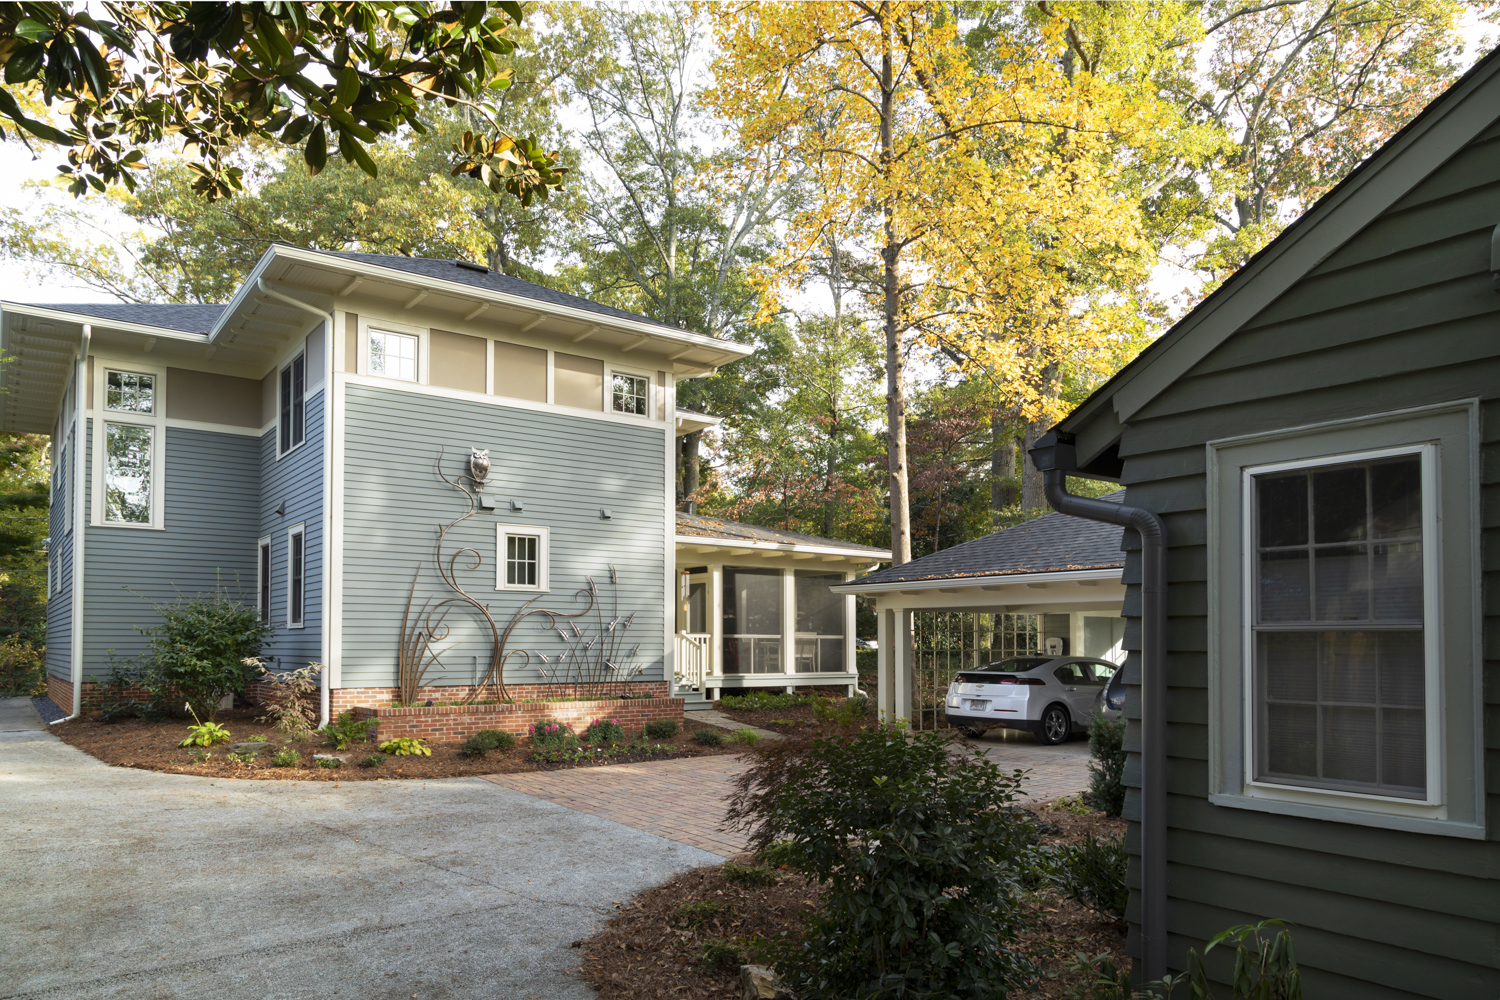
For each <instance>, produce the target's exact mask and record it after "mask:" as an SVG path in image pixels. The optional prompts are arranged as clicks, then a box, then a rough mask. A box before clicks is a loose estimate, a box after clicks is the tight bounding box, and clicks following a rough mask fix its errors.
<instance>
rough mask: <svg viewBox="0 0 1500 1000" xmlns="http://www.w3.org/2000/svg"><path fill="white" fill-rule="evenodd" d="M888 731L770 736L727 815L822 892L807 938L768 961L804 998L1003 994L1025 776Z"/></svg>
mask: <svg viewBox="0 0 1500 1000" xmlns="http://www.w3.org/2000/svg"><path fill="white" fill-rule="evenodd" d="M950 750H951V748H950V746H949V743H948V741H947V739H946V738H945V737H944V736H943V734H941V733H937V732H915V733H913V732H908V731H906V730H905V729H903V728H901V727H898V726H871V727H867V728H863V729H845V730H840V731H838V732H836V733H833V734H827V735H820V736H810V737H802V738H798V737H788V738H786V739H783V740H776V741H770V740H767V741H766V742H765V743H763V744H762V745H761V746H759V747H756V748H754V749H753V750H751V751H749V753H750V755H751V758H752V762H751V765H750V767H748V768H747V769H746V770H745V771H744V772H743V773H742V774H741V775H740V777H739V778H737V779H736V781H735V791H734V794H733V796H732V798H731V803H730V809H729V813H728V816H727V822H728V824H729V825H730V827H731V828H734V829H738V830H743V831H746V832H747V833H749V835H750V837H749V839H750V845H751V847H752V849H754V850H756V851H765V850H766V849H767V848H769V847H771V846H772V845H773V844H775V843H776V842H777V841H787V843H786V844H785V845H783V846H781V847H780V848H779V849H778V854H779V856H780V857H783V858H785V859H786V862H785V863H786V864H787V865H788V866H789V867H790V868H791V869H792V870H794V871H797V872H800V873H801V874H803V875H804V876H806V877H807V878H808V879H809V880H811V881H813V882H815V883H818V884H819V885H821V886H822V887H823V890H824V891H823V906H822V908H821V909H820V910H819V911H817V912H816V913H814V914H812V915H810V916H809V917H808V919H807V925H806V940H805V943H804V944H803V945H800V946H783V948H782V951H781V954H780V956H779V962H778V965H779V967H780V969H781V971H782V973H783V975H784V976H785V977H786V979H787V982H788V985H789V986H790V987H791V988H792V989H793V990H794V991H795V992H797V993H798V995H799V996H801V997H803V998H804V1000H849V998H855V997H857V998H867V997H874V996H892V997H895V996H962V997H966V998H969V997H973V998H995V1000H999V998H1002V997H1004V996H1005V995H1006V993H1007V991H1008V990H1010V989H1012V988H1013V987H1014V986H1015V985H1016V984H1017V982H1018V981H1019V980H1020V979H1021V978H1022V974H1023V971H1024V967H1023V959H1022V958H1021V957H1019V955H1018V951H1017V950H1016V949H1013V948H1012V947H1011V945H1012V942H1013V941H1014V940H1015V938H1016V935H1017V933H1018V931H1019V929H1020V920H1021V912H1020V907H1019V905H1018V904H1017V902H1016V899H1015V897H1014V893H1015V892H1016V889H1015V883H1016V879H1017V866H1018V862H1019V861H1020V860H1021V859H1022V858H1023V857H1024V855H1025V853H1026V851H1027V842H1028V833H1029V831H1028V830H1026V829H1025V828H1024V825H1023V823H1022V821H1021V820H1019V819H1018V818H1017V817H1016V815H1015V812H1014V811H1013V810H1011V809H1009V808H1007V807H1008V806H1009V805H1010V804H1011V802H1012V800H1013V799H1014V798H1015V795H1016V792H1017V789H1018V787H1019V786H1020V783H1021V780H1022V779H1021V777H1020V776H1019V775H1016V774H1011V773H1006V772H1002V771H1001V770H1000V769H999V768H997V767H996V766H995V765H994V763H993V762H991V761H989V760H988V759H986V758H985V757H984V756H983V755H972V756H965V757H955V756H953V755H952V754H951V753H950Z"/></svg>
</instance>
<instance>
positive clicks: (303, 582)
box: [286, 524, 307, 628]
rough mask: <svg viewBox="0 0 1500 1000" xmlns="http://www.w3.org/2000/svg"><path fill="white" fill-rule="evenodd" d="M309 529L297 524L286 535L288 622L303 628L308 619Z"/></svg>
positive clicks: (291, 625)
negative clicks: (306, 605) (306, 606)
mask: <svg viewBox="0 0 1500 1000" xmlns="http://www.w3.org/2000/svg"><path fill="white" fill-rule="evenodd" d="M306 596H307V531H306V530H305V529H304V527H303V526H302V525H300V524H299V525H297V526H296V527H294V528H292V529H291V530H290V531H288V532H287V536H286V623H287V626H288V627H289V628H301V627H302V626H303V624H304V622H305V620H306V618H305V616H306V608H305V606H304V605H305V603H306Z"/></svg>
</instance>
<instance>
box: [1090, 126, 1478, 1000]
mask: <svg viewBox="0 0 1500 1000" xmlns="http://www.w3.org/2000/svg"><path fill="white" fill-rule="evenodd" d="M1497 221H1500V128H1494V127H1492V128H1491V129H1490V131H1489V132H1487V133H1486V134H1485V135H1484V136H1482V137H1481V138H1480V139H1479V140H1477V141H1476V142H1474V143H1473V144H1472V145H1471V147H1470V148H1469V149H1467V150H1465V151H1463V152H1461V153H1460V154H1458V155H1457V156H1455V157H1454V158H1453V159H1452V160H1451V161H1450V162H1449V163H1448V164H1446V165H1445V166H1444V167H1442V168H1441V169H1440V170H1439V171H1437V172H1436V173H1435V174H1434V175H1432V176H1431V177H1429V178H1428V179H1426V180H1425V181H1422V182H1421V183H1420V184H1419V185H1418V186H1417V187H1416V188H1415V189H1414V190H1413V191H1411V193H1409V194H1408V195H1407V196H1406V197H1405V198H1403V199H1402V200H1401V201H1400V202H1399V203H1398V204H1397V205H1395V206H1394V207H1393V208H1392V209H1391V210H1390V211H1388V212H1387V213H1385V215H1384V216H1383V217H1382V218H1380V219H1379V220H1377V221H1375V222H1374V223H1372V224H1371V225H1370V226H1369V227H1367V229H1366V230H1365V231H1364V232H1362V233H1361V234H1359V235H1358V236H1356V237H1355V238H1354V239H1353V240H1351V241H1350V242H1349V243H1348V244H1346V245H1345V246H1344V247H1343V248H1342V249H1340V250H1339V251H1338V252H1336V253H1334V254H1333V255H1331V256H1330V257H1329V258H1328V259H1326V260H1325V261H1324V262H1323V263H1322V264H1321V265H1319V266H1318V268H1317V269H1316V270H1315V271H1313V272H1312V273H1311V274H1309V275H1308V276H1307V277H1306V278H1304V279H1303V280H1302V281H1300V282H1299V283H1298V284H1297V285H1295V286H1294V287H1293V288H1291V289H1290V290H1288V292H1286V293H1285V294H1283V295H1282V296H1281V297H1280V298H1279V299H1278V300H1277V301H1276V302H1274V303H1273V304H1272V305H1270V306H1269V307H1268V308H1267V309H1266V310H1265V311H1264V312H1262V313H1261V314H1260V315H1259V316H1257V317H1255V318H1254V319H1253V320H1252V321H1250V322H1249V323H1247V324H1246V325H1245V326H1244V327H1243V328H1241V329H1240V330H1239V331H1238V332H1236V333H1235V334H1234V336H1232V337H1231V338H1230V339H1229V340H1227V341H1226V342H1224V343H1223V344H1222V345H1221V346H1220V347H1219V348H1218V349H1216V350H1215V351H1214V352H1212V353H1211V354H1210V355H1208V356H1207V357H1206V358H1205V359H1204V360H1203V361H1202V362H1200V363H1199V364H1198V365H1197V366H1196V367H1194V368H1193V369H1192V370H1191V371H1189V372H1188V373H1187V374H1186V375H1185V376H1184V377H1182V378H1180V379H1179V380H1178V381H1177V382H1176V383H1175V384H1173V385H1172V386H1171V387H1170V388H1169V389H1168V390H1167V391H1165V392H1164V393H1163V394H1162V395H1160V396H1159V397H1158V398H1157V399H1155V400H1154V401H1153V402H1152V403H1150V404H1149V405H1148V406H1147V407H1146V408H1144V409H1143V410H1142V411H1141V412H1140V413H1139V414H1137V415H1135V416H1134V417H1132V418H1131V420H1130V422H1129V424H1128V426H1127V427H1126V428H1125V430H1124V434H1123V437H1122V440H1121V444H1120V454H1121V456H1122V457H1123V459H1124V474H1123V482H1124V483H1125V484H1126V485H1127V487H1128V492H1127V495H1126V499H1125V502H1126V503H1128V504H1138V505H1140V506H1144V507H1147V508H1149V509H1151V510H1154V511H1157V512H1159V513H1161V515H1162V516H1163V518H1164V519H1165V521H1166V524H1167V530H1168V538H1169V546H1170V553H1169V560H1168V563H1169V573H1170V581H1171V587H1170V596H1169V599H1168V613H1169V616H1170V621H1169V627H1168V641H1169V663H1168V685H1169V694H1168V719H1169V727H1168V728H1169V735H1168V752H1169V754H1170V760H1169V793H1170V794H1169V804H1168V810H1169V815H1170V825H1171V834H1170V837H1169V847H1168V850H1169V854H1170V858H1171V864H1170V871H1169V873H1168V891H1169V893H1170V896H1171V900H1170V903H1169V925H1170V930H1171V933H1172V935H1173V937H1172V939H1171V958H1172V962H1173V964H1174V965H1177V966H1180V963H1181V962H1182V960H1183V957H1184V955H1185V953H1186V950H1187V948H1188V947H1189V946H1195V947H1197V948H1198V949H1199V950H1200V951H1201V950H1202V948H1203V946H1204V939H1205V937H1207V936H1208V935H1211V934H1213V933H1214V932H1216V931H1218V930H1220V929H1223V928H1225V927H1228V926H1230V925H1233V924H1240V923H1244V922H1247V921H1250V920H1255V919H1259V918H1263V917H1284V918H1288V919H1290V920H1294V921H1296V923H1297V927H1296V930H1295V935H1296V939H1297V951H1298V955H1299V958H1300V959H1301V961H1302V963H1303V967H1304V971H1305V975H1306V981H1307V995H1308V996H1309V997H1317V998H1319V1000H1343V998H1348V1000H1356V998H1358V1000H1379V998H1390V997H1414V996H1419V997H1444V998H1470V997H1493V996H1496V995H1497V994H1500V949H1497V944H1496V942H1497V932H1500V843H1496V842H1495V841H1496V838H1497V832H1500V808H1497V807H1500V781H1497V780H1495V779H1491V780H1488V781H1487V783H1486V786H1485V787H1486V789H1487V790H1488V793H1489V794H1488V799H1487V801H1488V807H1487V813H1488V817H1487V827H1488V830H1489V839H1488V840H1485V841H1473V840H1463V839H1458V838H1452V837H1438V836H1427V835H1421V834H1414V833H1402V832H1395V831H1388V830H1380V829H1372V828H1365V827H1354V826H1346V825H1342V824H1337V823H1330V822H1323V821H1318V820H1310V819H1299V818H1295V817H1289V816H1279V815H1272V814H1265V813H1257V812H1247V811H1243V810H1237V809H1227V808H1219V807H1215V806H1212V805H1210V804H1209V803H1208V801H1207V796H1208V789H1209V763H1208V746H1209V739H1210V733H1209V731H1208V705H1207V687H1208V676H1207V666H1208V653H1207V649H1208V617H1207V615H1208V601H1209V596H1208V594H1209V590H1208V580H1207V564H1208V559H1207V548H1206V541H1207V540H1206V538H1205V535H1206V530H1207V516H1206V510H1205V505H1206V488H1205V447H1204V446H1205V443H1206V442H1207V441H1210V440H1214V439H1216V438H1222V437H1230V436H1235V435H1242V434H1250V433H1255V432H1258V431H1266V430H1274V429H1278V428H1284V427H1294V426H1298V425H1303V424H1311V423H1316V422H1320V421H1328V420H1335V419H1341V418H1347V417H1356V416H1360V415H1363V414H1368V413H1377V412H1384V411H1389V410H1395V409H1399V408H1403V407H1410V406H1418V405H1422V404H1429V403H1438V402H1444V401H1449V400H1455V399H1463V398H1475V397H1477V398H1479V399H1481V400H1483V401H1484V403H1483V407H1482V415H1481V420H1482V428H1481V441H1482V449H1483V451H1482V458H1483V461H1482V472H1481V507H1482V518H1483V568H1484V604H1483V607H1484V611H1485V619H1484V650H1485V653H1484V655H1485V657H1486V660H1485V665H1484V670H1485V678H1484V680H1485V684H1484V688H1485V744H1484V745H1485V747H1486V759H1485V764H1486V770H1487V771H1488V772H1489V773H1490V774H1492V775H1500V727H1497V725H1496V722H1497V721H1500V720H1497V712H1500V708H1497V703H1500V684H1497V682H1500V589H1497V588H1496V584H1497V582H1500V294H1496V292H1495V291H1494V290H1493V289H1492V288H1491V284H1490V266H1489V265H1490V235H1491V231H1492V230H1493V228H1494V226H1495V224H1496V222H1497ZM1125 544H1126V546H1127V547H1128V548H1131V549H1137V548H1138V542H1137V541H1136V539H1135V536H1134V534H1133V533H1127V535H1126V543H1125ZM1139 580H1140V563H1139V558H1138V552H1137V551H1131V552H1130V554H1129V556H1128V558H1127V560H1126V570H1125V582H1126V583H1127V584H1129V585H1130V591H1129V594H1128V596H1127V598H1126V604H1125V613H1126V615H1127V616H1128V617H1129V618H1130V625H1129V628H1128V630H1127V633H1126V643H1125V645H1126V648H1127V649H1129V650H1139V647H1140V641H1139V619H1138V615H1139V608H1140V603H1139V602H1140V598H1139V593H1138V589H1137V584H1138V583H1139ZM1457 599H1462V596H1461V595H1459V596H1458V597H1457ZM1136 656H1137V654H1136V653H1132V654H1131V657H1130V661H1129V663H1128V665H1127V668H1126V669H1127V679H1128V680H1130V681H1132V682H1136V681H1138V679H1139V676H1140V674H1139V666H1138V663H1137V660H1136ZM1137 706H1138V701H1137V699H1136V697H1135V694H1134V691H1132V696H1131V698H1130V701H1129V705H1128V708H1127V714H1128V715H1129V716H1130V717H1132V718H1137V717H1138V708H1137ZM1128 739H1129V746H1130V747H1131V749H1132V750H1134V749H1136V748H1137V747H1138V738H1137V731H1136V730H1135V729H1134V727H1132V731H1131V734H1130V736H1129V738H1128ZM1138 765H1139V761H1138V758H1136V757H1135V756H1134V755H1132V757H1131V758H1130V764H1129V767H1128V769H1127V779H1128V781H1129V782H1130V784H1131V785H1132V786H1134V785H1136V784H1138V780H1139V773H1140V772H1139V766H1138ZM1138 815H1139V811H1138V800H1137V798H1136V793H1135V792H1134V791H1132V792H1131V794H1130V796H1129V798H1128V801H1127V816H1128V817H1130V818H1132V819H1133V818H1135V817H1137V816H1138ZM1129 844H1130V847H1131V850H1132V852H1134V851H1136V850H1137V845H1138V831H1137V830H1136V828H1135V827H1134V825H1132V828H1131V834H1130V836H1129ZM1137 875H1138V870H1137V868H1136V866H1135V864H1134V859H1133V861H1132V872H1131V881H1132V884H1136V879H1137ZM1138 903H1139V901H1138V899H1134V898H1133V899H1132V904H1131V907H1132V911H1131V919H1132V920H1135V919H1136V918H1137V916H1138V913H1139V910H1138ZM1132 936H1134V928H1133V929H1132Z"/></svg>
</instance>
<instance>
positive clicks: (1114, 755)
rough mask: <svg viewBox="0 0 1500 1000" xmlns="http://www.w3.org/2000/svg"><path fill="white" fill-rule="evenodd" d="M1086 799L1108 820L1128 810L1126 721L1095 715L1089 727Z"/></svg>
mask: <svg viewBox="0 0 1500 1000" xmlns="http://www.w3.org/2000/svg"><path fill="white" fill-rule="evenodd" d="M1084 799H1085V800H1086V801H1087V802H1088V804H1089V805H1091V806H1093V807H1094V808H1095V809H1098V810H1100V811H1102V812H1103V813H1105V814H1106V815H1109V816H1118V815H1120V811H1121V810H1122V809H1124V808H1125V720H1124V719H1117V720H1113V721H1111V720H1109V719H1106V718H1105V717H1104V716H1103V715H1095V716H1094V718H1093V721H1092V722H1090V723H1089V790H1088V791H1087V792H1086V793H1085V794H1084Z"/></svg>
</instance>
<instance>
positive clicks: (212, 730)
mask: <svg viewBox="0 0 1500 1000" xmlns="http://www.w3.org/2000/svg"><path fill="white" fill-rule="evenodd" d="M187 729H188V736H187V739H185V740H183V741H182V742H181V743H179V744H177V745H178V746H180V747H211V746H213V745H214V744H215V743H226V742H228V741H229V739H230V736H229V730H227V729H225V728H224V727H223V726H221V725H219V724H218V723H217V722H200V723H198V725H196V726H188V727H187Z"/></svg>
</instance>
